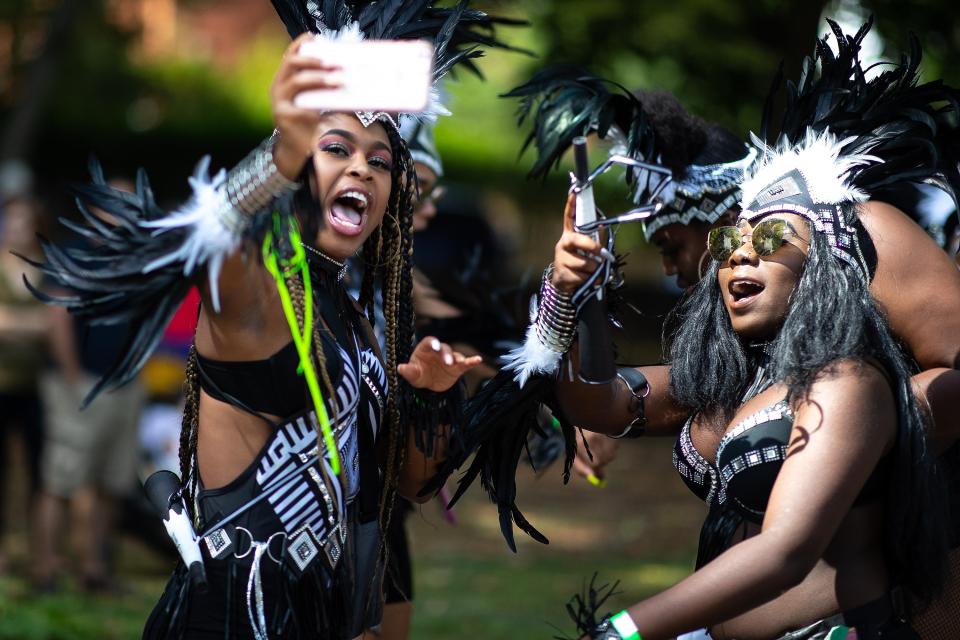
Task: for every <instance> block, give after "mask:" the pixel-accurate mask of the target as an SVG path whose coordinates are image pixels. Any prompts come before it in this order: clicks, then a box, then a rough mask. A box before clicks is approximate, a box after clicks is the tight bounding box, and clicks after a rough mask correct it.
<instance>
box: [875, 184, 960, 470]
mask: <svg viewBox="0 0 960 640" xmlns="http://www.w3.org/2000/svg"><path fill="white" fill-rule="evenodd" d="M860 220H861V221H862V222H863V226H864V227H865V228H866V230H867V232H868V233H869V234H870V238H871V240H872V241H873V244H874V247H876V250H877V272H876V275H875V276H874V279H873V282H872V283H871V285H870V291H871V293H873V296H874V298H875V299H876V300H877V302H879V303H880V306H881V307H882V308H883V310H884V311H885V312H886V315H887V318H888V321H889V322H890V328H891V330H892V331H893V333H894V334H895V335H897V336H898V337H899V338H900V339H901V341H902V342H903V343H904V344H905V345H907V347H908V348H909V350H910V352H911V354H912V355H913V357H914V358H915V359H916V360H917V363H918V364H919V365H920V368H921V373H919V374H918V375H916V376H914V390H915V392H916V394H917V397H918V399H919V400H920V401H921V404H924V405H925V406H927V407H928V408H929V409H930V411H931V413H932V414H933V416H934V431H933V438H932V439H933V443H934V447H935V448H936V449H937V450H938V451H943V450H944V449H946V448H948V447H949V446H951V445H952V444H953V443H954V442H956V441H957V439H958V438H960V414H958V412H957V411H956V410H955V404H956V398H958V397H960V371H958V369H960V270H958V269H957V265H956V263H955V262H954V261H953V260H951V259H950V257H949V256H948V255H947V254H946V253H945V252H944V251H942V250H941V249H940V247H938V246H937V245H936V243H935V242H934V241H933V240H932V239H931V238H930V237H929V236H928V235H927V234H926V233H925V232H924V231H923V229H921V228H920V227H919V226H918V225H917V224H916V223H915V222H913V220H911V219H910V218H909V217H908V216H907V215H906V214H905V213H903V212H902V211H900V210H899V209H897V208H896V207H893V206H891V205H889V204H886V203H883V202H876V201H872V202H867V203H866V204H864V205H862V206H861V207H860Z"/></svg>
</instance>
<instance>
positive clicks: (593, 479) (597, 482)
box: [587, 473, 607, 489]
mask: <svg viewBox="0 0 960 640" xmlns="http://www.w3.org/2000/svg"><path fill="white" fill-rule="evenodd" d="M587 482H589V483H590V484H592V485H593V486H595V487H596V488H597V489H603V488H604V487H605V486H607V481H606V480H603V479H601V478H598V477H597V476H595V475H593V474H592V473H591V474H590V475H588V476H587Z"/></svg>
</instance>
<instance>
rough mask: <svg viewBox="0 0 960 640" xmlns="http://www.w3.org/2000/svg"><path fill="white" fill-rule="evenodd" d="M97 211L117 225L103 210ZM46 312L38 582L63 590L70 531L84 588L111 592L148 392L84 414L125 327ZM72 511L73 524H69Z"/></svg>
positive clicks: (118, 394) (103, 401) (127, 390)
mask: <svg viewBox="0 0 960 640" xmlns="http://www.w3.org/2000/svg"><path fill="white" fill-rule="evenodd" d="M113 185H114V186H115V187H116V188H117V189H119V190H121V191H124V192H129V191H130V190H131V189H132V188H133V185H132V184H131V183H130V182H128V181H122V180H116V181H113ZM94 214H95V215H97V216H98V217H100V218H101V219H103V220H106V221H110V220H111V218H110V216H109V215H108V214H106V213H104V212H102V211H94ZM75 242H76V243H78V244H76V245H75V247H76V248H85V249H90V250H95V249H96V247H95V246H94V245H93V244H91V243H89V242H88V241H86V240H84V239H81V238H80V237H79V236H76V240H75ZM54 293H59V294H60V295H70V293H71V292H70V291H67V290H59V291H55V292H54ZM48 313H49V321H48V326H49V327H50V351H51V356H52V363H51V367H50V369H49V370H48V371H46V373H45V374H44V375H43V378H42V380H41V386H40V389H41V397H42V400H43V406H44V415H45V420H46V425H47V429H46V441H45V445H44V452H43V460H42V466H41V468H42V475H43V495H42V496H41V498H40V503H39V508H38V525H39V529H38V545H39V548H40V553H39V554H38V556H37V558H36V563H35V575H34V580H35V583H36V586H37V588H38V589H39V590H41V591H50V590H54V589H56V588H57V586H58V580H59V577H60V574H61V573H62V571H63V561H62V559H61V553H60V546H61V544H62V543H63V541H64V540H63V538H64V532H65V531H71V532H72V535H73V538H74V540H73V542H74V544H75V547H76V550H77V554H78V557H79V571H78V582H79V585H80V587H81V588H82V589H84V590H87V591H94V592H95V591H104V590H113V589H115V588H116V587H117V585H116V583H115V581H114V579H113V576H112V575H111V567H110V551H111V545H112V544H113V542H114V541H113V540H112V538H111V536H112V535H113V533H114V525H115V521H116V518H117V508H118V505H119V504H120V502H121V501H122V500H123V499H124V498H125V497H126V496H127V495H128V494H129V493H130V492H131V490H133V489H134V488H136V481H137V465H138V463H139V447H138V435H137V433H138V426H139V421H140V411H141V409H142V407H143V404H144V392H143V389H142V387H141V385H140V383H139V382H137V381H134V382H131V383H130V384H128V385H126V386H124V387H122V388H119V389H116V390H115V391H113V392H112V393H109V394H105V395H103V396H101V397H99V398H98V399H97V400H96V401H95V402H93V403H91V404H90V406H88V407H87V408H85V409H84V410H82V411H81V404H82V402H83V399H84V397H85V396H86V395H87V393H89V391H90V390H91V389H92V388H93V386H94V385H95V384H96V382H97V380H99V379H100V377H101V376H103V375H104V374H105V373H106V372H107V371H109V370H110V368H111V367H112V366H113V365H114V363H115V361H116V360H117V358H118V357H119V356H120V355H121V348H122V345H123V337H124V335H125V333H126V331H127V326H126V325H124V324H123V323H120V324H112V325H95V324H89V323H84V322H81V321H80V320H78V319H76V318H73V317H71V316H70V315H69V314H68V313H67V311H66V309H64V308H62V307H56V306H51V307H49V308H48ZM68 514H69V516H70V520H71V521H72V525H73V526H71V527H64V520H65V518H66V516H67V515H68Z"/></svg>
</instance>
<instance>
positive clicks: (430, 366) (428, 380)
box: [397, 336, 483, 392]
mask: <svg viewBox="0 0 960 640" xmlns="http://www.w3.org/2000/svg"><path fill="white" fill-rule="evenodd" d="M481 362H483V358H481V357H480V356H469V357H467V356H465V355H463V354H462V353H460V352H459V351H454V350H453V349H451V348H450V345H448V344H444V343H443V342H440V341H439V340H437V339H436V338H433V337H431V336H427V337H426V338H424V339H423V340H421V341H420V344H418V345H417V346H416V347H415V348H414V350H413V353H411V354H410V361H409V362H407V363H406V364H401V365H398V366H397V373H399V374H400V375H401V376H403V378H404V380H406V381H407V382H409V383H410V384H411V385H412V386H414V387H416V388H417V389H428V390H430V391H436V392H442V391H446V390H447V389H449V388H450V387H452V386H453V385H454V384H456V383H457V380H459V379H460V376H462V375H463V374H464V373H466V372H467V371H469V370H470V369H473V368H474V367H475V366H477V365H478V364H480V363H481Z"/></svg>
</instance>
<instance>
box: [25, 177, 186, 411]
mask: <svg viewBox="0 0 960 640" xmlns="http://www.w3.org/2000/svg"><path fill="white" fill-rule="evenodd" d="M90 174H91V182H90V183H89V184H81V185H77V186H74V187H73V190H74V192H75V193H76V196H77V206H78V208H79V210H80V213H81V215H82V217H83V221H84V224H77V223H75V222H72V221H70V220H65V219H61V223H62V224H63V225H64V226H66V227H68V228H69V229H71V230H72V231H73V232H74V233H76V234H78V235H79V236H80V237H81V238H82V239H83V240H84V241H85V244H86V247H85V248H62V247H60V246H58V245H56V244H54V243H52V242H50V241H49V240H47V239H46V238H42V237H41V239H40V243H41V246H42V248H43V252H44V254H45V256H46V262H42V263H39V262H32V261H31V263H32V264H33V265H34V266H36V267H38V268H39V269H40V270H41V271H42V273H43V274H44V276H45V277H46V279H47V280H49V281H50V282H51V283H53V285H54V286H55V287H57V288H59V289H64V290H67V291H69V294H67V295H64V296H60V295H54V294H51V293H50V292H48V291H44V290H41V289H40V288H38V287H37V286H36V285H34V284H33V283H30V282H27V286H28V287H29V288H30V290H31V292H33V294H34V295H35V296H37V297H38V298H39V299H40V300H42V301H44V302H46V303H49V304H56V305H60V306H63V307H65V308H66V309H67V310H68V311H69V312H70V313H71V314H73V315H74V316H75V317H77V318H79V319H80V320H83V321H85V322H88V323H90V324H92V325H119V324H125V325H126V326H128V327H130V329H129V331H128V334H127V335H126V337H125V340H124V345H123V349H122V350H121V351H120V354H121V355H120V356H119V357H118V359H117V360H116V361H115V362H114V363H113V364H112V366H111V368H110V370H109V372H107V373H106V374H105V375H104V376H103V377H102V378H101V379H100V380H99V381H98V382H97V384H96V386H94V387H93V389H92V390H91V391H90V393H89V394H88V395H87V397H86V398H85V399H84V402H83V404H84V406H86V405H87V404H89V402H90V401H91V400H92V399H93V398H94V397H96V395H97V394H98V393H100V391H101V390H103V389H110V388H114V387H118V386H121V385H123V384H125V383H127V382H130V381H131V380H132V379H133V378H134V377H135V376H136V375H137V373H138V372H139V371H140V369H141V368H142V367H143V365H144V364H145V363H146V361H147V359H148V358H149V357H150V355H151V354H152V353H153V351H154V349H155V348H156V346H157V344H158V343H159V341H160V339H161V337H162V335H163V331H164V329H165V328H166V326H167V324H168V323H169V322H170V320H171V318H172V317H173V315H174V313H175V312H176V310H177V308H178V307H179V305H180V303H181V302H182V301H183V299H184V297H186V295H187V293H188V292H189V290H190V288H191V287H192V286H193V282H192V280H191V279H190V278H189V277H186V276H185V273H184V262H183V261H181V260H176V259H172V257H173V256H177V255H178V254H179V253H180V252H181V251H182V249H183V247H184V246H186V245H188V244H189V243H188V235H189V229H188V228H187V227H176V228H173V229H170V230H169V231H166V232H164V233H157V230H156V228H153V227H151V226H150V223H152V222H156V221H158V220H160V219H162V218H164V217H165V216H166V215H167V212H165V211H164V210H162V209H161V208H160V207H158V206H157V204H156V202H155V200H154V196H153V191H152V190H151V188H150V184H149V182H148V180H147V175H146V172H144V171H143V170H140V171H139V172H138V173H137V184H136V191H135V192H133V193H129V192H125V191H120V190H117V189H114V188H113V187H111V186H109V185H108V184H107V183H106V181H105V180H104V177H103V171H102V170H101V168H100V165H99V164H98V163H97V162H96V161H95V160H91V161H90Z"/></svg>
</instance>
